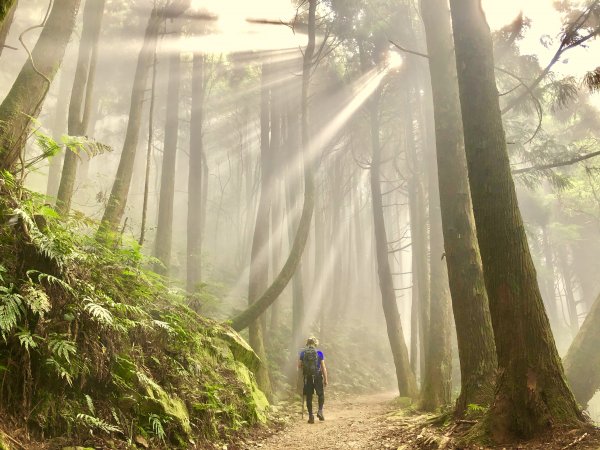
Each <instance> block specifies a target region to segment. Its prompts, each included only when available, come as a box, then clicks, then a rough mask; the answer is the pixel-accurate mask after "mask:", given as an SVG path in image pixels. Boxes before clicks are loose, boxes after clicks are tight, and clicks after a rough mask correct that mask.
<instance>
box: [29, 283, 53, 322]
mask: <svg viewBox="0 0 600 450" xmlns="http://www.w3.org/2000/svg"><path fill="white" fill-rule="evenodd" d="M23 301H24V303H25V305H26V306H27V307H28V308H29V309H30V310H31V312H33V313H34V314H38V315H39V316H40V317H44V314H46V313H47V312H49V311H50V309H51V308H52V305H51V304H50V299H49V298H48V295H47V294H46V292H44V291H43V290H41V289H37V288H36V287H35V286H34V285H33V284H31V283H28V284H27V285H26V286H25V287H24V288H23Z"/></svg>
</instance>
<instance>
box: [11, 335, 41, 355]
mask: <svg viewBox="0 0 600 450" xmlns="http://www.w3.org/2000/svg"><path fill="white" fill-rule="evenodd" d="M16 336H17V338H18V339H19V343H20V344H21V346H22V347H24V348H25V351H26V352H27V353H29V349H31V348H37V346H38V345H37V342H35V338H36V337H37V338H40V337H39V336H33V335H32V334H31V332H30V331H29V330H24V331H20V332H18V333H17V334H16Z"/></svg>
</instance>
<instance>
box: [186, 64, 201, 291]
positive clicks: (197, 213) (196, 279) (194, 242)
mask: <svg viewBox="0 0 600 450" xmlns="http://www.w3.org/2000/svg"><path fill="white" fill-rule="evenodd" d="M204 64H205V60H204V55H203V54H202V53H195V54H194V61H193V69H192V117H191V125H190V163H189V164H190V170H189V175H188V218H187V282H186V287H187V291H188V292H190V293H192V292H195V291H196V290H197V289H198V287H199V284H200V282H201V281H202V218H203V216H204V214H203V210H202V204H203V194H204V190H205V188H204V186H203V183H204V179H205V175H204V166H205V164H204V161H203V155H204V139H203V136H202V135H203V133H204V100H205V86H204Z"/></svg>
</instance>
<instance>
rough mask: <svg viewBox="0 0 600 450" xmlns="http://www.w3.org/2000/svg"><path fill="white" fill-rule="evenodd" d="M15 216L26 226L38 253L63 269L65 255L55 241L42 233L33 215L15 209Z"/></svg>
mask: <svg viewBox="0 0 600 450" xmlns="http://www.w3.org/2000/svg"><path fill="white" fill-rule="evenodd" d="M13 214H14V215H15V216H16V217H17V218H20V219H21V220H22V221H23V223H24V224H25V227H26V229H27V232H28V234H29V238H30V241H31V243H32V244H33V245H34V246H35V248H36V249H37V251H38V253H40V254H41V255H42V256H45V257H46V258H48V259H50V260H52V261H54V262H55V263H56V265H57V266H58V267H59V268H61V269H62V267H63V266H64V260H63V255H62V254H61V252H60V250H59V249H58V248H57V246H56V244H55V242H54V240H53V239H51V238H49V237H48V236H46V235H45V234H44V233H42V232H41V231H40V229H39V228H38V226H37V224H36V223H35V221H34V220H33V219H32V218H31V215H30V214H29V213H28V212H27V211H25V210H24V209H22V208H15V209H14V210H13Z"/></svg>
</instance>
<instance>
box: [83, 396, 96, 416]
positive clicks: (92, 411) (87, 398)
mask: <svg viewBox="0 0 600 450" xmlns="http://www.w3.org/2000/svg"><path fill="white" fill-rule="evenodd" d="M85 402H86V403H87V407H88V409H89V410H90V414H96V409H95V408H94V402H93V401H92V397H90V396H89V395H87V394H85Z"/></svg>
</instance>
